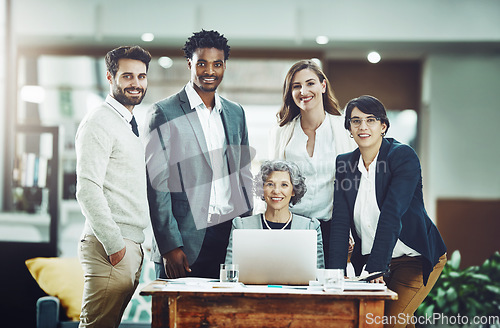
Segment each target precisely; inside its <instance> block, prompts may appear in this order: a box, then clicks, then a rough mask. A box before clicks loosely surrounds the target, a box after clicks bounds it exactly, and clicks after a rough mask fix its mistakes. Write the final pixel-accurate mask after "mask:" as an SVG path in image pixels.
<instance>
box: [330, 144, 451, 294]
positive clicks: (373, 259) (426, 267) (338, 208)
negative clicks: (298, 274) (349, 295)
mask: <svg viewBox="0 0 500 328" xmlns="http://www.w3.org/2000/svg"><path fill="white" fill-rule="evenodd" d="M359 157H360V151H359V148H358V149H356V150H354V151H353V152H350V153H346V154H342V155H339V156H337V162H336V163H337V164H336V173H335V191H334V202H333V204H334V205H333V214H332V216H333V218H332V227H331V234H330V238H331V244H330V265H331V267H332V268H340V269H341V268H345V267H346V265H347V249H348V245H349V242H348V239H349V229H351V232H352V234H353V237H354V241H355V243H356V244H355V246H354V251H353V253H352V256H351V263H352V264H353V266H354V269H355V272H356V274H357V275H359V274H360V273H361V271H362V269H363V265H365V264H366V268H365V270H366V271H368V272H375V271H385V270H387V269H388V268H389V263H390V262H391V259H392V252H393V250H394V247H395V245H396V242H397V240H398V238H399V239H400V240H401V241H402V242H403V243H404V244H406V245H407V246H409V247H411V248H412V249H414V250H416V251H417V252H419V253H420V254H421V255H422V256H421V259H422V275H423V280H424V284H426V283H427V280H428V278H429V274H430V273H431V272H432V270H433V267H434V265H436V264H437V263H438V262H439V258H440V257H441V256H442V255H443V254H444V253H445V252H446V246H445V244H444V242H443V239H442V238H441V235H440V234H439V231H438V230H437V228H436V226H435V225H434V223H433V222H432V221H431V220H430V218H429V216H428V215H427V212H426V211H425V208H424V201H423V195H422V175H421V168H420V161H419V159H418V156H417V154H416V153H415V151H414V150H413V149H412V148H411V147H410V146H408V145H405V144H402V143H400V142H398V141H397V140H395V139H392V138H384V139H383V140H382V145H381V146H380V150H379V155H378V158H377V164H376V176H375V185H376V187H375V188H376V191H375V192H376V196H377V203H378V207H379V208H380V217H379V221H378V225H377V230H376V233H375V240H374V242H373V247H372V250H371V253H370V254H368V255H365V256H363V255H362V254H361V239H360V236H358V235H357V233H356V229H355V227H354V220H353V213H354V204H355V201H356V196H357V193H358V188H359V182H360V179H361V172H360V171H359V170H358V161H359Z"/></svg>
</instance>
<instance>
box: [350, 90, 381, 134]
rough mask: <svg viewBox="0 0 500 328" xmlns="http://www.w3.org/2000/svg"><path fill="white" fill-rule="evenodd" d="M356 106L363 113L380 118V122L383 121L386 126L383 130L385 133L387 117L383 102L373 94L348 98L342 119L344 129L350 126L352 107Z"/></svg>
mask: <svg viewBox="0 0 500 328" xmlns="http://www.w3.org/2000/svg"><path fill="white" fill-rule="evenodd" d="M356 107H357V108H358V109H359V110H360V111H362V112H363V113H365V114H372V115H373V116H375V117H378V118H379V119H380V122H381V123H385V125H386V126H387V128H386V129H385V132H386V133H387V130H389V119H388V118H387V112H386V110H385V107H384V104H382V102H381V101H380V100H378V99H377V98H375V97H373V96H367V95H365V96H361V97H358V98H354V99H351V100H349V102H348V103H347V105H346V107H345V121H344V127H345V128H346V130H350V128H351V123H350V121H349V120H350V118H351V113H352V110H353V109H354V108H356Z"/></svg>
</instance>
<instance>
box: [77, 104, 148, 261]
mask: <svg viewBox="0 0 500 328" xmlns="http://www.w3.org/2000/svg"><path fill="white" fill-rule="evenodd" d="M108 97H109V96H108ZM75 147H76V156H77V167H76V174H77V188H76V189H77V190H76V198H77V200H78V203H79V204H80V207H81V209H82V213H83V215H84V216H85V218H86V220H85V227H84V231H83V235H85V234H91V235H94V236H96V238H97V239H98V240H99V241H100V242H101V243H102V245H103V246H104V249H105V250H106V253H107V254H108V255H111V254H113V253H116V252H118V251H119V250H121V249H122V248H124V247H125V242H124V240H123V239H124V238H126V239H130V240H133V241H135V242H137V243H142V242H144V232H143V230H144V229H145V228H146V227H147V225H148V224H149V222H150V220H149V208H148V201H147V192H146V165H145V159H144V147H143V145H142V143H141V141H140V139H139V138H138V137H136V136H135V134H134V133H133V132H132V130H131V128H130V125H129V124H128V123H127V121H126V120H125V119H124V117H122V116H121V115H120V114H119V113H118V112H117V111H116V110H115V109H113V108H112V107H111V106H109V105H108V104H106V103H105V104H103V105H102V106H101V107H98V108H96V109H95V110H93V111H91V112H89V113H88V114H87V115H86V116H85V118H84V119H83V120H82V122H81V123H80V126H79V127H78V131H77V133H76V143H75Z"/></svg>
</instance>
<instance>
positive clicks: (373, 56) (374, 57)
mask: <svg viewBox="0 0 500 328" xmlns="http://www.w3.org/2000/svg"><path fill="white" fill-rule="evenodd" d="M366 58H367V59H368V61H369V62H370V63H372V64H376V63H378V62H379V61H380V59H381V57H380V54H379V53H378V52H376V51H372V52H370V53H369V54H368V56H366Z"/></svg>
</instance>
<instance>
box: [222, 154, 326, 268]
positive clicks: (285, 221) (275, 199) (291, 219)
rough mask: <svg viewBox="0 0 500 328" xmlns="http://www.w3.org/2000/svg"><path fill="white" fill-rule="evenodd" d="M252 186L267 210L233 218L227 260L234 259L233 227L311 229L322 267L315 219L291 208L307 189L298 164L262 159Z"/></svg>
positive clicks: (317, 226)
mask: <svg viewBox="0 0 500 328" xmlns="http://www.w3.org/2000/svg"><path fill="white" fill-rule="evenodd" d="M254 189H255V194H256V196H257V197H260V198H261V199H262V200H263V201H265V202H266V204H267V208H266V211H265V212H264V213H262V214H256V215H252V216H247V217H243V218H241V217H237V218H235V219H234V220H233V226H232V229H231V236H230V238H229V245H228V247H227V253H226V263H232V261H233V231H234V229H269V230H271V229H277V230H287V229H299V230H313V229H314V230H316V235H317V256H318V257H317V266H318V268H320V269H323V268H324V267H325V260H324V255H323V238H322V236H321V228H320V225H319V222H318V220H316V219H310V218H306V217H303V216H301V215H297V214H292V212H290V205H291V204H297V203H299V202H300V201H301V199H302V197H303V196H304V194H306V191H307V192H309V191H308V190H307V188H306V184H305V178H304V176H303V175H302V173H301V172H300V169H299V168H298V166H297V165H295V164H294V163H290V162H286V161H280V160H275V161H266V162H264V163H263V164H262V166H261V167H260V172H259V174H258V175H257V176H256V177H255V181H254Z"/></svg>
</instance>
